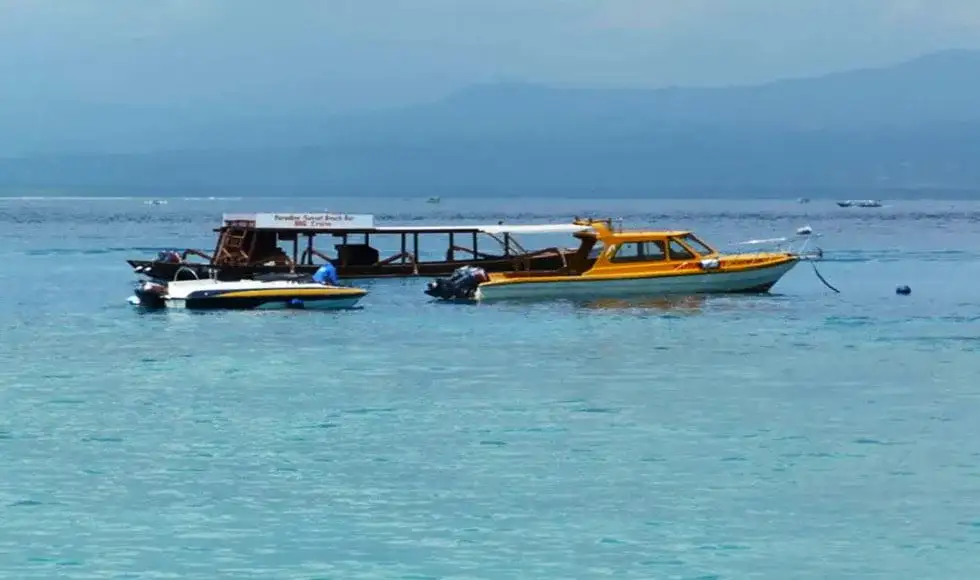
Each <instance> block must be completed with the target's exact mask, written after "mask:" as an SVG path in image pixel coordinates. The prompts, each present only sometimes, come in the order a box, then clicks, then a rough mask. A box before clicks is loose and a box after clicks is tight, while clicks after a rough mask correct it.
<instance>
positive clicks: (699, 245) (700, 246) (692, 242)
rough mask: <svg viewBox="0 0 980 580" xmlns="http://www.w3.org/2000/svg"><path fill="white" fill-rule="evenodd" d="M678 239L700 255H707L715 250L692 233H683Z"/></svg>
mask: <svg viewBox="0 0 980 580" xmlns="http://www.w3.org/2000/svg"><path fill="white" fill-rule="evenodd" d="M680 240H681V241H682V242H684V243H685V244H687V245H688V247H689V248H691V249H693V250H694V251H695V252H697V253H698V254H700V255H702V256H707V255H708V254H714V253H715V250H714V249H712V248H711V247H710V246H708V244H705V243H704V242H702V241H701V240H699V239H698V238H697V236H695V235H694V234H684V235H683V236H681V237H680Z"/></svg>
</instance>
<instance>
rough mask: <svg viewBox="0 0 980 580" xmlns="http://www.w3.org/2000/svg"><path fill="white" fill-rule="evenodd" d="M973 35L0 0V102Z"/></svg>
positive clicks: (752, 54) (935, 16) (898, 0)
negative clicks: (0, 84)
mask: <svg viewBox="0 0 980 580" xmlns="http://www.w3.org/2000/svg"><path fill="white" fill-rule="evenodd" d="M945 48H980V0H320V1H313V0H275V1H273V0H0V73H2V78H3V79H4V82H3V89H2V90H0V103H2V102H4V101H5V102H6V103H7V104H8V105H15V104H18V103H19V104H21V105H29V104H61V105H71V104H72V103H83V104H91V103H102V104H110V105H117V104H132V105H146V104H149V105H165V106H174V105H175V104H180V103H199V104H223V106H227V107H239V108H242V109H246V110H247V109H249V108H251V107H268V106H274V105H278V106H284V107H290V106H317V107H320V108H322V109H326V110H332V111H344V110H350V109H352V108H362V107H375V106H389V105H398V104H406V103H410V102H416V101H419V100H429V99H434V98H438V97H440V96H443V95H445V94H447V93H449V92H452V91H454V90H457V89H459V88H462V87H465V86H466V85H470V84H474V83H482V82H492V81H500V80H524V81H532V82H545V83H553V84H572V85H613V86H635V87H656V86H665V85H672V84H728V83H746V82H757V81H764V80H770V79H773V78H777V77H783V76H804V75H810V74H816V73H824V72H829V71H833V70H840V69H846V68H853V67H861V66H869V65H871V66H873V65H880V64H888V63H891V62H895V61H899V60H903V59H906V58H909V57H913V56H916V55H918V54H921V53H924V52H930V51H934V50H940V49H945Z"/></svg>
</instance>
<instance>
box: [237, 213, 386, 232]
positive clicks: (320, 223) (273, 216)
mask: <svg viewBox="0 0 980 580" xmlns="http://www.w3.org/2000/svg"><path fill="white" fill-rule="evenodd" d="M224 221H225V223H228V222H229V221H238V222H242V221H245V222H253V223H254V225H253V226H252V227H255V228H260V229H274V230H370V229H373V228H374V216H373V215H370V214H346V213H256V214H225V215H224Z"/></svg>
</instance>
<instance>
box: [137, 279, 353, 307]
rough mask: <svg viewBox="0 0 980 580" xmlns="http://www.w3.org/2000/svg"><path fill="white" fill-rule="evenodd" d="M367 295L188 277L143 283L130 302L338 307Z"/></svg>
mask: <svg viewBox="0 0 980 580" xmlns="http://www.w3.org/2000/svg"><path fill="white" fill-rule="evenodd" d="M366 294H367V292H366V291H364V290H362V289H358V288H345V287H339V286H324V285H322V284H317V283H311V282H295V281H282V280H276V281H255V280H241V281H238V282H220V281H217V280H187V281H178V282H170V283H168V284H166V286H163V285H161V284H154V283H143V284H142V285H140V286H139V287H138V288H137V289H136V294H135V296H132V297H131V298H130V300H129V301H130V303H131V304H133V305H135V306H140V307H144V308H186V309H192V310H217V309H228V310H295V309H302V310H337V309H343V308H352V307H353V306H355V305H356V304H357V303H358V302H359V301H360V300H361V299H362V298H363V297H364V295H366Z"/></svg>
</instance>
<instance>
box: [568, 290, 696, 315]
mask: <svg viewBox="0 0 980 580" xmlns="http://www.w3.org/2000/svg"><path fill="white" fill-rule="evenodd" d="M707 299H708V297H707V296H704V295H698V294H693V295H689V296H659V297H650V298H635V299H625V298H598V299H595V300H589V301H583V302H579V303H578V305H579V306H581V307H582V308H586V309H589V310H654V311H659V312H665V313H666V312H669V313H671V314H701V312H702V310H703V307H704V305H705V302H707Z"/></svg>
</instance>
